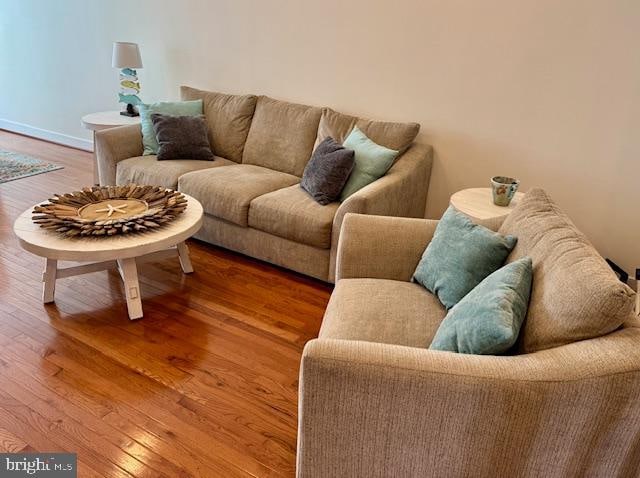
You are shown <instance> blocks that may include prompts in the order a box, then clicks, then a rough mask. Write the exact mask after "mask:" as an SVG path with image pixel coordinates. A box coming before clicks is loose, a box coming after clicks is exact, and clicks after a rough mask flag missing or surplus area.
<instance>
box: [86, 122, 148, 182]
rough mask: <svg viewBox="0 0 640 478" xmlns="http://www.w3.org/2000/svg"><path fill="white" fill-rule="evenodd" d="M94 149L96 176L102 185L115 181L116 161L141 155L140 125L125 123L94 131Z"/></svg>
mask: <svg viewBox="0 0 640 478" xmlns="http://www.w3.org/2000/svg"><path fill="white" fill-rule="evenodd" d="M95 138H96V139H95V145H94V149H95V152H96V159H97V161H98V177H99V178H100V184H101V185H103V186H107V185H113V184H115V183H116V165H117V164H118V161H122V160H123V159H127V158H133V157H135V156H140V155H142V151H143V146H142V133H141V128H140V125H136V124H133V125H126V126H118V127H115V128H108V129H103V130H101V131H96V136H95Z"/></svg>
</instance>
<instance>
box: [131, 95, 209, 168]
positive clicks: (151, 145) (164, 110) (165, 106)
mask: <svg viewBox="0 0 640 478" xmlns="http://www.w3.org/2000/svg"><path fill="white" fill-rule="evenodd" d="M138 111H139V112H140V126H141V127H142V145H143V146H144V151H143V153H142V154H144V155H145V156H146V155H148V154H157V153H158V148H159V147H160V145H159V144H158V140H157V139H156V132H155V131H154V129H153V122H152V121H151V115H152V114H154V113H157V114H161V115H170V116H198V115H201V114H202V100H194V101H173V102H170V101H163V102H160V103H152V104H144V103H143V104H140V105H138Z"/></svg>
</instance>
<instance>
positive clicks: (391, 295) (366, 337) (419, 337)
mask: <svg viewBox="0 0 640 478" xmlns="http://www.w3.org/2000/svg"><path fill="white" fill-rule="evenodd" d="M445 314H446V311H445V309H444V307H442V304H440V302H439V301H438V299H437V297H436V296H435V295H433V294H431V293H430V292H428V291H427V290H425V289H424V288H422V287H420V286H419V285H418V284H413V283H411V282H402V281H394V280H386V279H341V280H339V281H338V283H337V284H336V287H335V289H334V290H333V294H332V295H331V299H330V300H329V305H328V306H327V311H326V312H325V314H324V319H323V321H322V326H321V328H320V334H319V337H320V338H322V339H342V340H363V341H367V342H379V343H385V344H396V345H406V346H409V347H423V348H426V347H428V346H429V344H430V343H431V340H432V339H433V336H434V335H435V333H436V330H438V327H439V326H440V322H442V319H444V316H445Z"/></svg>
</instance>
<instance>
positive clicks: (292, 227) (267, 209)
mask: <svg viewBox="0 0 640 478" xmlns="http://www.w3.org/2000/svg"><path fill="white" fill-rule="evenodd" d="M339 206H340V203H338V202H333V203H330V204H327V205H326V206H321V205H320V204H318V203H317V202H316V201H314V200H313V198H312V197H311V196H309V195H308V194H307V193H306V192H305V191H304V190H303V189H302V188H301V187H300V186H299V185H294V186H291V187H288V188H284V189H279V190H278V191H274V192H272V193H268V194H265V195H263V196H259V197H257V198H256V199H254V200H253V201H251V206H250V207H249V226H250V227H253V228H255V229H260V230H261V231H264V232H268V233H270V234H274V235H276V236H280V237H284V238H285V239H290V240H292V241H296V242H301V243H303V244H308V245H310V246H314V247H320V248H322V249H328V248H330V247H331V226H332V224H333V217H334V216H335V215H336V211H337V210H338V207H339Z"/></svg>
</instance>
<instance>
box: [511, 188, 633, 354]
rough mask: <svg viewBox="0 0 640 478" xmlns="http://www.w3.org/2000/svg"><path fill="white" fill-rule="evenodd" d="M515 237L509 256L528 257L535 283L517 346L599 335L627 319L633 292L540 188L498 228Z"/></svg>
mask: <svg viewBox="0 0 640 478" xmlns="http://www.w3.org/2000/svg"><path fill="white" fill-rule="evenodd" d="M499 232H500V233H501V234H513V235H515V236H518V244H517V245H516V247H515V248H514V250H513V252H512V253H511V255H510V256H509V259H508V261H514V260H516V259H519V258H521V257H524V256H530V257H531V259H532V261H533V284H532V289H531V300H530V302H529V311H528V313H527V318H526V319H525V323H524V326H523V329H522V331H521V333H520V340H519V348H520V350H521V351H523V352H535V351H537V350H542V349H548V348H551V347H555V346H558V345H563V344H567V343H570V342H575V341H578V340H583V339H589V338H593V337H598V336H601V335H604V334H607V333H609V332H612V331H613V330H615V329H617V328H618V327H620V325H622V323H623V322H624V321H625V320H627V319H629V318H630V316H631V314H632V310H633V307H634V298H635V294H634V292H633V291H632V290H631V288H629V287H628V286H627V285H625V284H623V283H622V282H620V281H619V280H618V279H617V277H616V276H615V274H614V273H613V271H612V270H611V268H610V267H609V266H608V265H607V263H606V262H605V261H604V259H603V258H602V257H601V256H600V254H598V252H597V251H596V250H595V248H594V247H593V246H592V245H591V243H590V242H589V240H588V239H587V238H586V237H585V236H584V235H583V234H582V233H581V232H580V231H579V230H578V229H577V228H576V227H575V225H574V224H573V223H572V222H571V220H570V219H569V218H568V217H567V216H566V215H565V214H563V213H562V212H561V211H560V210H559V209H558V207H557V206H556V205H555V204H554V203H553V201H551V199H550V198H549V196H548V195H547V194H546V193H545V192H544V191H543V190H542V189H533V190H531V191H529V192H528V193H527V194H526V195H525V196H524V197H523V198H522V199H521V200H520V202H519V203H518V204H517V206H516V207H515V208H514V210H513V212H511V214H509V216H508V217H507V219H506V220H505V221H504V223H503V224H502V226H501V227H500V229H499Z"/></svg>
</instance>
